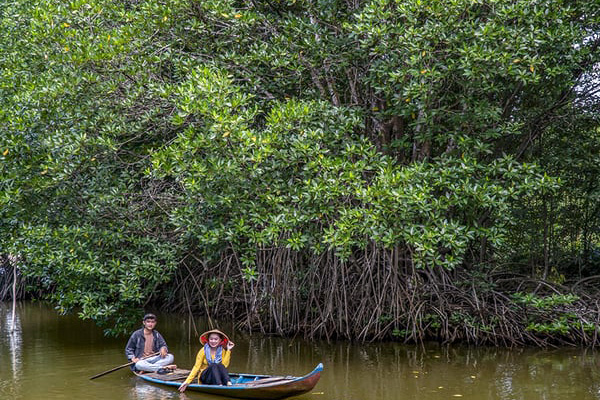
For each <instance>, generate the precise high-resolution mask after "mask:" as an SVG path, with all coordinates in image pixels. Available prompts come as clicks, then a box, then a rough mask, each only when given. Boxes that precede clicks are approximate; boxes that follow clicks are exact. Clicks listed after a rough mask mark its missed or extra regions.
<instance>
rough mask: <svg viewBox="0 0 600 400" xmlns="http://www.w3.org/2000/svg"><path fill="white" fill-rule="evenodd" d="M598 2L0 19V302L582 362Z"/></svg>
mask: <svg viewBox="0 0 600 400" xmlns="http://www.w3.org/2000/svg"><path fill="white" fill-rule="evenodd" d="M599 62H600V4H599V2H598V0H444V1H441V0H267V1H262V0H168V1H167V0H9V1H4V2H3V3H2V7H0V300H4V301H9V300H12V298H13V297H16V298H19V299H26V298H33V299H40V300H44V301H48V302H49V303H50V304H52V305H53V306H54V307H55V308H56V309H57V310H59V312H61V313H77V314H78V315H79V317H80V318H82V319H91V320H94V321H95V322H96V323H97V324H98V325H100V326H102V327H103V328H104V329H105V332H106V334H109V335H119V334H122V333H125V332H130V329H131V328H132V325H135V324H139V321H140V318H141V315H142V314H143V312H144V310H152V311H160V310H169V311H175V312H178V313H181V314H182V315H188V316H192V315H193V316H205V317H207V318H209V319H210V320H214V321H232V322H233V323H235V326H236V327H237V328H239V329H242V330H246V331H258V332H262V333H264V334H273V335H281V336H295V335H301V336H304V337H309V338H325V339H328V340H329V339H349V340H355V341H379V340H392V341H400V342H410V343H415V342H422V341H425V340H434V341H440V342H444V343H451V342H463V343H472V344H492V345H498V346H515V345H516V346H520V345H534V346H556V345H583V346H597V345H599V344H600V328H599V323H600V201H599V200H600V64H599Z"/></svg>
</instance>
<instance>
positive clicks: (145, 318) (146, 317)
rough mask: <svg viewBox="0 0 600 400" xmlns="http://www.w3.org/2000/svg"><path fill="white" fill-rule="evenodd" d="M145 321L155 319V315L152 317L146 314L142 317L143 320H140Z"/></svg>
mask: <svg viewBox="0 0 600 400" xmlns="http://www.w3.org/2000/svg"><path fill="white" fill-rule="evenodd" d="M147 319H156V315H154V314H146V315H144V318H142V321H145V320H147Z"/></svg>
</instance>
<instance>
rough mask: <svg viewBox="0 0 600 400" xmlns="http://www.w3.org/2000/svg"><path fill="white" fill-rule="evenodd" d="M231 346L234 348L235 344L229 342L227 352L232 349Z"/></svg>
mask: <svg viewBox="0 0 600 400" xmlns="http://www.w3.org/2000/svg"><path fill="white" fill-rule="evenodd" d="M233 346H235V343H233V342H232V341H231V340H230V341H228V342H227V350H231V349H233Z"/></svg>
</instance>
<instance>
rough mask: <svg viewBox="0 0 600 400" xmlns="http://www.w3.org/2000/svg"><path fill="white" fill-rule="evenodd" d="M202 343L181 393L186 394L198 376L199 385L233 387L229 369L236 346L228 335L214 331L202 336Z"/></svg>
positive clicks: (181, 387) (182, 385) (180, 389)
mask: <svg viewBox="0 0 600 400" xmlns="http://www.w3.org/2000/svg"><path fill="white" fill-rule="evenodd" d="M200 343H202V344H203V345H204V347H202V348H201V349H200V351H199V352H198V355H197V356H196V363H195V364H194V368H192V370H191V371H190V374H189V375H188V377H187V379H186V380H185V382H183V383H182V384H181V386H179V391H180V392H182V393H183V392H185V389H186V388H187V386H188V385H189V384H190V383H192V381H193V380H194V378H195V377H196V375H198V373H200V375H199V377H198V383H199V384H203V385H228V386H229V385H231V380H230V379H229V372H228V371H227V367H228V366H229V361H230V359H231V349H233V346H235V344H234V343H233V342H232V341H231V340H229V338H228V337H227V335H226V334H224V333H223V332H221V331H220V330H217V329H213V330H210V331H207V332H204V333H203V334H202V335H200Z"/></svg>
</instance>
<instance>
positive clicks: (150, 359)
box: [125, 314, 177, 373]
mask: <svg viewBox="0 0 600 400" xmlns="http://www.w3.org/2000/svg"><path fill="white" fill-rule="evenodd" d="M142 324H143V325H144V327H143V328H140V329H138V330H137V331H135V332H133V333H132V334H131V337H130V338H129V341H127V346H125V356H127V359H128V360H129V361H132V362H134V363H135V365H134V366H133V367H132V369H134V370H137V371H146V372H158V373H166V372H168V371H171V370H174V369H176V368H177V366H176V365H173V360H174V359H175V357H174V356H173V354H169V349H168V347H167V342H166V341H165V339H164V338H163V337H162V335H161V334H160V333H158V331H157V330H155V329H154V328H155V327H156V315H154V314H146V315H144V318H143V319H142Z"/></svg>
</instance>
